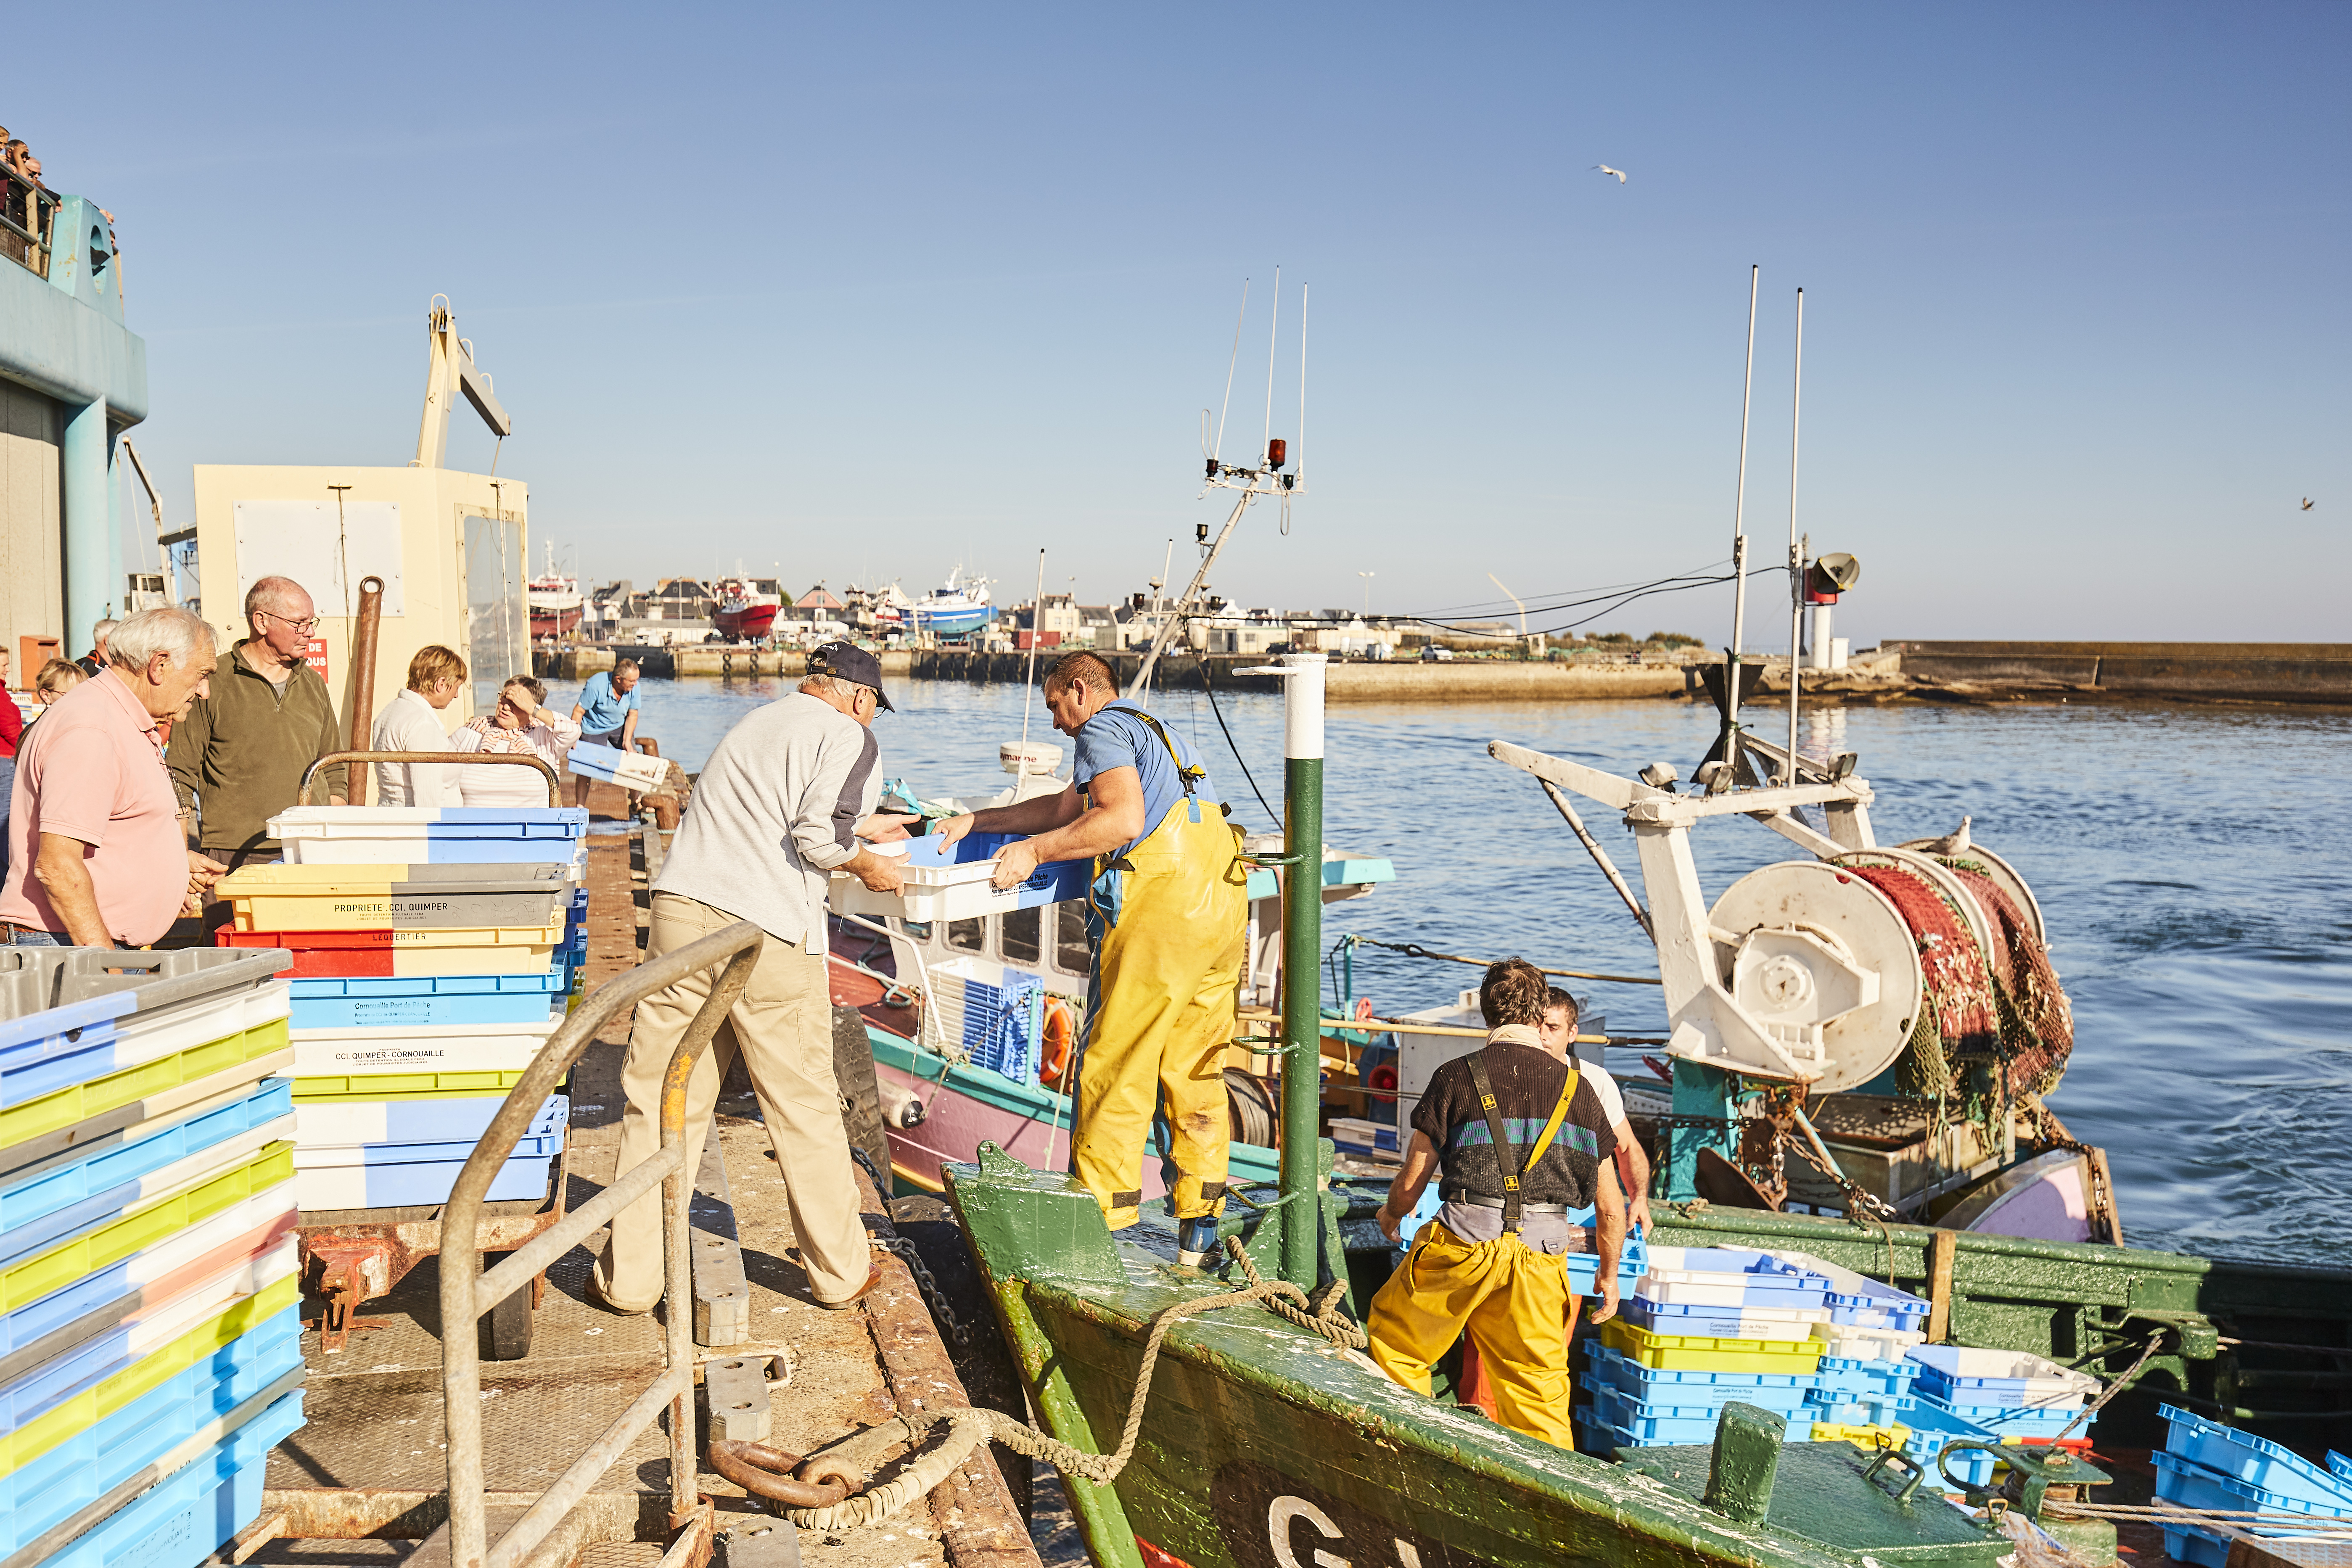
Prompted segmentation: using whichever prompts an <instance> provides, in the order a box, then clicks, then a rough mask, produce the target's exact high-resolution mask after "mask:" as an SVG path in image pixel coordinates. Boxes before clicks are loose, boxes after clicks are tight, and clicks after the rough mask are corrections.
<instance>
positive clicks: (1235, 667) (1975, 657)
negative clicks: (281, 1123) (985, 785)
mask: <svg viewBox="0 0 2352 1568" xmlns="http://www.w3.org/2000/svg"><path fill="white" fill-rule="evenodd" d="M1054 656H1055V654H1054V651H1053V650H1047V651H1045V653H1041V654H1040V655H1039V657H1038V659H1037V664H1036V667H1037V668H1038V669H1039V670H1040V671H1041V672H1042V671H1043V670H1044V669H1045V667H1046V666H1047V665H1048V664H1050V663H1051V662H1052V660H1053V658H1054ZM1102 656H1103V658H1104V659H1105V660H1106V661H1107V662H1108V664H1110V666H1111V669H1112V671H1113V673H1114V674H1117V675H1118V679H1119V681H1120V682H1121V684H1122V685H1123V684H1125V683H1126V682H1128V681H1129V680H1131V679H1133V678H1134V675H1135V673H1136V672H1137V670H1139V668H1140V667H1141V665H1142V662H1143V655H1142V653H1140V652H1139V651H1134V650H1121V651H1118V652H1108V653H1103V655H1102ZM622 657H628V658H634V659H635V660H637V661H638V663H639V664H641V665H642V666H643V668H644V670H645V673H646V674H647V675H648V676H651V677H653V678H655V679H668V678H674V677H680V676H718V677H720V678H722V679H727V678H734V677H744V678H751V677H757V676H791V675H798V674H802V673H803V672H804V671H805V670H806V669H807V655H806V654H805V653H801V652H799V651H797V650H787V649H771V648H730V647H724V646H718V645H712V644H688V645H686V646H682V647H677V648H665V647H659V646H655V647H634V648H633V647H587V646H581V647H572V648H562V649H555V650H549V651H541V653H538V654H537V655H536V656H535V658H534V664H535V665H536V668H537V673H538V674H541V675H542V676H544V677H546V678H549V679H551V680H579V679H582V678H583V677H584V676H586V675H589V674H593V673H595V672H596V671H599V670H609V669H611V668H612V667H613V664H614V662H615V660H616V659H619V658H622ZM880 658H881V661H882V673H883V674H884V675H885V676H892V677H898V678H904V679H913V680H928V681H970V682H977V683H982V684H992V685H1006V684H1009V685H1020V684H1021V683H1022V682H1024V680H1026V679H1027V678H1028V674H1029V670H1030V667H1031V661H1030V656H1029V655H1028V654H1027V653H985V652H981V651H977V650H971V649H964V648H917V649H890V650H887V651H885V652H883V653H881V654H880ZM1722 660H1723V655H1722V654H1721V653H1719V652H1717V651H1715V650H1711V649H1709V650H1701V649H1683V650H1679V651H1677V652H1675V653H1659V652H1654V651H1653V652H1647V653H1640V654H1636V655H1626V654H1615V655H1597V656H1596V655H1585V656H1581V657H1577V658H1572V659H1454V660H1451V661H1444V662H1431V663H1426V664H1424V663H1421V662H1419V661H1416V660H1403V659H1391V660H1350V661H1346V662H1340V661H1336V660H1335V661H1334V662H1333V663H1332V664H1331V666H1330V670H1329V674H1328V678H1327V691H1328V698H1329V700H1330V701H1331V702H1334V703H1457V702H1528V703H1551V702H1592V701H1611V700H1623V699H1626V698H1680V699H1684V700H1695V701H1705V700H1706V688H1707V681H1706V676H1707V675H1708V674H1710V673H1711V671H1712V667H1713V666H1717V665H1720V664H1721V663H1722ZM1271 662H1272V656H1271V655H1269V654H1264V653H1212V654H1207V655H1199V654H1192V653H1181V654H1176V655H1172V656H1168V657H1163V658H1162V659H1161V660H1160V667H1159V671H1158V673H1157V675H1156V680H1155V684H1156V685H1158V686H1159V687H1160V689H1163V690H1176V689H1186V690H1197V689H1199V688H1200V687H1201V686H1202V685H1203V684H1204V674H1205V684H1207V685H1210V686H1213V688H1215V689H1216V690H1218V691H1221V692H1223V691H1239V692H1276V691H1278V690H1280V689H1281V683H1280V678H1279V677H1277V676H1275V675H1270V674H1253V673H1252V672H1253V671H1255V670H1258V669H1261V668H1263V667H1264V666H1265V665H1266V664H1270V663H1271ZM1748 670H1749V674H1748V680H1747V682H1746V683H1745V685H1746V689H1745V691H1744V692H1743V694H1742V695H1743V696H1745V697H1747V698H1748V699H1752V700H1754V701H1756V702H1759V703H1763V702H1769V701H1772V700H1773V699H1775V698H1777V697H1785V696H1786V695H1787V693H1788V689H1789V686H1788V680H1789V664H1788V660H1787V658H1786V657H1785V656H1782V657H1780V658H1778V659H1774V658H1771V657H1769V655H1768V656H1764V657H1762V658H1761V659H1760V661H1759V659H1758V658H1757V657H1756V656H1755V655H1751V656H1750V663H1749V664H1748ZM1804 690H1805V698H1806V700H1807V701H1808V702H1809V703H1813V704H1820V705H1826V706H1884V705H1887V704H1902V703H1932V704H1964V705H1976V704H1987V705H1990V704H2000V703H2016V702H2037V701H2040V702H2138V701H2180V702H2200V703H2202V702H2220V703H2232V704H2235V703H2253V704H2265V705H2267V704H2292V705H2298V706H2300V705H2315V706H2352V643H2022V642H2021V643H2006V642H2000V643H1996V642H1941V641H1926V640H1914V639H1900V640H1890V641H1888V642H1886V643H1882V644H1881V645H1880V646H1879V647H1878V648H1876V649H1874V650H1871V651H1868V652H1865V653H1858V654H1856V655H1854V657H1853V662H1852V664H1850V665H1849V667H1848V668H1846V669H1843V670H1807V671H1806V672H1805V673H1804Z"/></svg>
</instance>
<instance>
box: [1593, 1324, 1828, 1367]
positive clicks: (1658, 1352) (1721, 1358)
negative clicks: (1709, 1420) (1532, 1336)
mask: <svg viewBox="0 0 2352 1568" xmlns="http://www.w3.org/2000/svg"><path fill="white" fill-rule="evenodd" d="M1601 1343H1603V1344H1605V1345H1607V1346H1608V1347H1609V1348H1610V1349H1612V1350H1613V1351H1616V1352H1618V1353H1619V1354H1622V1355H1624V1356H1626V1357H1627V1358H1628V1359H1630V1360H1633V1361H1636V1362H1639V1363H1640V1364H1642V1365H1643V1366H1654V1367H1656V1368H1658V1369H1659V1370H1660V1371H1663V1372H1766V1373H1784V1374H1794V1375H1797V1376H1799V1377H1810V1376H1811V1375H1812V1374H1813V1371H1814V1368H1815V1367H1816V1366H1818V1365H1819V1364H1820V1363H1821V1359H1822V1342H1821V1341H1819V1340H1817V1339H1816V1340H1787V1339H1714V1338H1710V1337H1707V1336H1705V1335H1700V1334H1670V1333H1651V1332H1650V1331H1649V1330H1648V1329H1645V1328H1640V1327H1637V1326H1635V1325H1634V1324H1633V1323H1629V1322H1625V1321H1624V1320H1623V1319H1622V1318H1612V1319H1611V1320H1610V1321H1609V1322H1605V1323H1603V1324H1601Z"/></svg>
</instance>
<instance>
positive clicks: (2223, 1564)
mask: <svg viewBox="0 0 2352 1568" xmlns="http://www.w3.org/2000/svg"><path fill="white" fill-rule="evenodd" d="M2160 1528H2162V1530H2163V1531H2164V1554H2165V1555H2166V1556H2167V1557H2169V1558H2171V1559H2172V1560H2173V1561H2174V1562H2175V1563H2194V1564H2196V1568H2229V1562H2230V1543H2229V1542H2227V1541H2224V1540H2223V1539H2221V1537H2220V1536H2218V1535H2208V1534H2206V1533H2205V1532H2204V1531H2201V1530H2189V1529H2186V1528H2183V1529H2179V1530H2176V1529H2174V1528H2173V1527H2172V1526H2171V1525H2164V1526H2161V1527H2160Z"/></svg>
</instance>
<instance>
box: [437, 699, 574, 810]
mask: <svg viewBox="0 0 2352 1568" xmlns="http://www.w3.org/2000/svg"><path fill="white" fill-rule="evenodd" d="M579 739H580V727H579V726H578V725H577V724H574V723H573V722H572V720H570V719H568V718H566V717H564V716H562V714H559V713H557V712H556V711H555V710H554V709H553V708H551V707H549V706H547V688H546V687H545V686H543V685H540V684H539V682H537V681H535V680H533V679H531V678H530V676H529V675H509V677H508V678H507V684H506V685H503V686H500V687H499V706H497V708H496V709H494V710H493V711H492V712H490V713H489V714H488V715H486V716H483V717H481V718H478V719H474V720H472V721H471V722H469V723H467V724H466V725H463V726H461V727H459V728H458V730H457V734H455V735H453V736H451V737H449V748H450V749H451V750H452V751H479V752H509V753H515V754H519V755H523V756H530V757H536V758H539V759H540V760H541V762H544V763H546V764H547V765H548V766H549V767H550V768H554V769H555V770H556V772H558V773H562V771H563V759H564V758H565V757H566V756H567V755H569V754H570V752H571V750H572V747H573V746H574V745H576V744H577V743H578V742H579ZM453 771H455V772H456V773H457V789H458V791H459V793H461V794H462V795H463V796H464V797H465V800H466V804H467V805H468V806H544V805H546V804H547V779H546V778H545V777H544V776H543V775H541V773H540V771H539V770H538V769H537V768H456V769H454V770H453Z"/></svg>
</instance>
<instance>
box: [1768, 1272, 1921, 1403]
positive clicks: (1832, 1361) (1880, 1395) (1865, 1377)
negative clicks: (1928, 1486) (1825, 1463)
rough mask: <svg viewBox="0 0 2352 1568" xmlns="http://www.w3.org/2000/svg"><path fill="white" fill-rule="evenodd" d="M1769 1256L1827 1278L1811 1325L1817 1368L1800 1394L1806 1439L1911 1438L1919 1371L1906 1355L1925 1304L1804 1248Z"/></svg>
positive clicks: (1915, 1340)
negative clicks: (1820, 1311)
mask: <svg viewBox="0 0 2352 1568" xmlns="http://www.w3.org/2000/svg"><path fill="white" fill-rule="evenodd" d="M1771 1256H1773V1257H1774V1258H1777V1259H1779V1260H1780V1261H1781V1262H1783V1263H1786V1264H1788V1265H1789V1266H1790V1267H1791V1268H1794V1269H1799V1270H1803V1271H1804V1272H1806V1273H1808V1274H1812V1275H1817V1276H1819V1277H1820V1278H1822V1279H1823V1280H1825V1281H1828V1282H1829V1290H1828V1295H1827V1303H1828V1306H1829V1310H1830V1320H1829V1322H1824V1323H1815V1324H1814V1325H1813V1337H1814V1338H1815V1339H1818V1340H1820V1341H1821V1342H1822V1360H1821V1365H1820V1368H1819V1369H1818V1371H1817V1372H1816V1374H1815V1377H1814V1384H1813V1387H1812V1390H1811V1392H1810V1393H1809V1394H1807V1396H1805V1404H1806V1411H1807V1414H1808V1415H1810V1416H1811V1418H1812V1422H1813V1432H1812V1437H1813V1440H1814V1441H1816V1442H1831V1441H1845V1442H1852V1443H1855V1444H1858V1445H1860V1446H1861V1447H1864V1448H1874V1447H1876V1446H1878V1444H1879V1443H1880V1441H1881V1440H1882V1439H1884V1440H1885V1441H1886V1442H1888V1443H1892V1444H1895V1445H1898V1446H1899V1445H1901V1444H1902V1443H1903V1442H1904V1441H1905V1440H1906V1438H1907V1437H1909V1436H1910V1424H1911V1413H1912V1411H1913V1409H1914V1408H1915V1407H1916V1405H1917V1403H1918V1400H1917V1397H1916V1395H1915V1394H1914V1393H1913V1392H1912V1384H1913V1383H1914V1382H1915V1381H1916V1379H1917V1378H1918V1376H1919V1372H1920V1366H1919V1364H1918V1363H1917V1362H1915V1361H1911V1360H1908V1359H1906V1354H1905V1353H1906V1352H1907V1351H1908V1350H1909V1349H1910V1348H1911V1347H1912V1346H1913V1345H1916V1344H1918V1343H1922V1342H1923V1341H1924V1340H1926V1338H1927V1335H1926V1334H1925V1333H1922V1332H1921V1331H1922V1329H1923V1328H1924V1327H1925V1326H1926V1323H1927V1301H1925V1300H1923V1299H1921V1298H1920V1297H1917V1296H1915V1295H1913V1294H1911V1293H1910V1292H1909V1291H1898V1290H1896V1289H1895V1287H1894V1286H1892V1285H1885V1284H1881V1283H1880V1282H1879V1281H1876V1280H1872V1279H1868V1278H1866V1277H1864V1276H1863V1275H1861V1274H1857V1273H1855V1272H1853V1270H1850V1269H1841V1268H1839V1267H1838V1266H1837V1265H1836V1264H1834V1263H1828V1262H1824V1261H1822V1260H1821V1259H1819V1258H1816V1257H1813V1256H1812V1255H1811V1254H1810V1253H1806V1252H1787V1251H1780V1250H1778V1249H1775V1250H1773V1251H1772V1253H1771Z"/></svg>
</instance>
